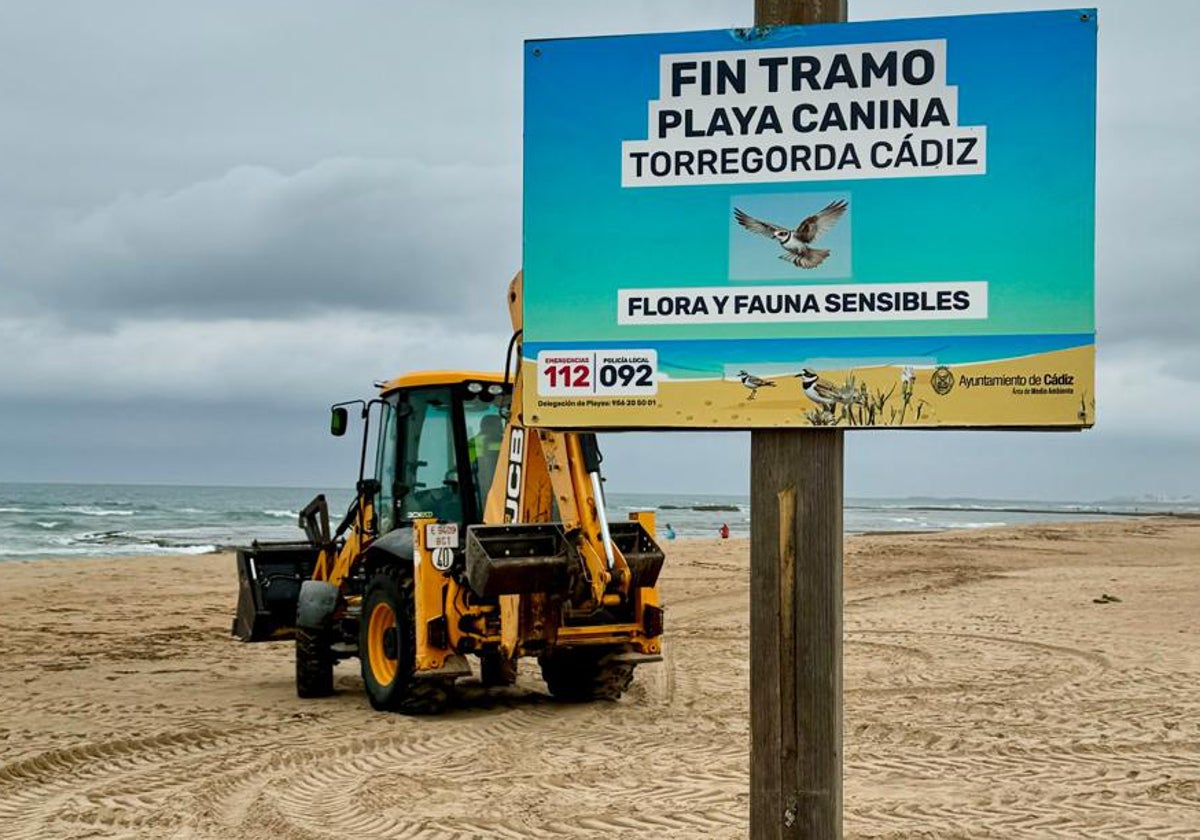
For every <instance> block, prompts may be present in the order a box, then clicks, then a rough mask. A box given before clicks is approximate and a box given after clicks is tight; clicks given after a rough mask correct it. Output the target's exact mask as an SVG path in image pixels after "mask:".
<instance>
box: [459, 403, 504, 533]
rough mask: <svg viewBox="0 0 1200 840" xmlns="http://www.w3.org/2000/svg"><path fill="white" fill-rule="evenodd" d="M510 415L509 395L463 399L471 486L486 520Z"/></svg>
mask: <svg viewBox="0 0 1200 840" xmlns="http://www.w3.org/2000/svg"><path fill="white" fill-rule="evenodd" d="M507 412H508V398H507V396H504V397H501V398H495V397H491V395H489V398H484V397H482V396H472V397H470V398H467V399H464V400H463V420H464V421H465V424H466V427H467V455H468V459H469V461H470V464H471V487H472V492H473V494H474V496H475V510H477V511H479V514H480V516H481V517H482V514H483V508H484V503H485V502H486V500H487V494H488V490H490V489H491V487H492V478H493V476H495V474H496V464H497V463H499V461H500V446H501V444H502V443H503V439H504V424H505V418H506V415H507Z"/></svg>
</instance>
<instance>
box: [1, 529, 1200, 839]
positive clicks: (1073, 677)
mask: <svg viewBox="0 0 1200 840" xmlns="http://www.w3.org/2000/svg"><path fill="white" fill-rule="evenodd" d="M668 552H669V554H668V562H667V567H666V569H665V570H664V577H663V592H664V600H665V602H666V604H667V607H668V613H667V633H668V636H667V639H668V641H667V645H666V647H667V661H666V662H665V663H663V664H660V665H651V666H646V667H644V668H642V669H640V670H639V671H638V676H637V680H636V681H635V683H634V687H633V689H632V690H631V692H630V693H629V694H628V695H626V697H625V698H624V699H623V700H622V701H621V702H620V703H617V704H596V705H586V706H569V705H560V704H557V703H555V702H553V701H551V700H550V699H549V698H548V697H547V696H546V694H545V690H544V686H543V685H542V683H541V681H540V680H539V679H538V678H537V667H536V663H533V662H531V661H526V662H525V663H523V668H522V672H521V677H520V680H519V682H518V684H517V686H515V687H514V688H512V689H506V690H500V691H496V690H493V691H488V692H485V691H483V690H482V689H480V688H479V687H478V685H477V684H471V683H468V684H466V685H463V686H462V688H461V690H460V692H459V697H458V699H457V701H456V706H455V708H454V710H453V711H451V712H450V713H448V714H446V715H444V716H442V717H439V718H432V719H430V718H405V717H401V716H393V715H382V714H378V713H375V712H372V711H371V710H370V708H369V707H368V705H367V702H366V699H365V698H364V696H363V695H362V693H361V681H360V679H359V677H358V673H357V661H356V660H352V661H350V662H346V663H343V664H341V665H339V666H338V673H337V688H338V693H337V694H336V696H334V697H331V698H328V699H326V700H311V701H302V700H299V699H297V698H296V697H295V694H294V692H293V687H292V661H291V647H290V645H289V644H287V643H281V644H261V645H242V644H240V643H238V642H236V641H234V640H232V639H231V638H230V637H229V636H228V632H229V624H230V618H231V615H232V610H233V605H234V602H235V599H236V576H235V573H234V568H233V561H232V558H231V557H230V556H229V555H211V556H203V557H164V558H132V559H116V560H59V561H38V562H31V563H3V564H0V662H2V663H3V665H2V667H0V838H73V837H80V838H82V837H89V838H92V837H97V838H107V837H127V838H150V837H169V838H270V840H292V839H293V838H295V839H296V840H300V839H301V838H339V840H340V838H345V837H356V838H370V837H388V838H474V837H480V838H526V837H532V838H557V837H584V838H591V837H594V838H606V839H607V840H611V839H612V838H642V837H644V838H660V837H667V838H699V837H705V838H707V837H716V838H740V837H745V836H746V834H747V830H746V820H747V802H748V797H749V794H748V787H747V786H748V778H747V767H748V707H747V701H748V679H749V673H748V656H747V644H748V624H749V621H748V595H747V593H748V575H747V566H748V557H747V552H748V546H747V543H746V542H745V541H742V540H728V541H718V540H690V541H679V542H675V543H670V544H669V548H668ZM1104 596H1108V598H1105V597H1104ZM846 602H847V603H846V610H845V629H846V647H845V656H846V662H845V673H846V694H845V699H846V708H845V771H846V782H845V828H846V830H845V834H846V836H847V837H851V838H1047V837H1076V838H1099V837H1114V838H1117V837H1120V838H1125V837H1181V838H1182V837H1193V838H1194V837H1197V836H1200V522H1197V521H1188V520H1170V519H1125V520H1119V521H1113V522H1111V523H1108V522H1106V523H1092V524H1073V525H1040V526H1034V527H1023V528H1003V529H990V530H981V531H973V532H947V533H941V534H926V535H881V536H863V537H854V538H851V539H849V540H848V541H847V548H846ZM1097 602H1099V603H1097Z"/></svg>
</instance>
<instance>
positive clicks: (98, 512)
mask: <svg viewBox="0 0 1200 840" xmlns="http://www.w3.org/2000/svg"><path fill="white" fill-rule="evenodd" d="M58 510H59V512H61V513H78V514H79V515H80V516H133V515H134V514H136V513H137V511H135V510H113V509H112V508H101V507H93V506H91V505H72V506H70V507H61V508H59V509H58Z"/></svg>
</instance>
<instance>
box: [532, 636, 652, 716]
mask: <svg viewBox="0 0 1200 840" xmlns="http://www.w3.org/2000/svg"><path fill="white" fill-rule="evenodd" d="M617 653H619V651H614V650H611V649H605V648H599V649H596V648H586V647H583V648H559V649H555V650H549V651H547V652H546V653H543V654H542V655H541V656H539V657H538V664H539V665H541V666H542V679H543V680H545V681H546V687H547V688H548V689H550V693H551V694H552V695H553V696H554V697H555V698H556V699H558V700H566V701H568V702H572V703H583V702H587V701H589V700H618V699H620V697H621V695H622V694H624V693H625V690H626V689H627V688H629V685H630V683H632V682H633V665H630V664H628V663H624V662H614V661H613V657H614V656H615V655H616V654H617Z"/></svg>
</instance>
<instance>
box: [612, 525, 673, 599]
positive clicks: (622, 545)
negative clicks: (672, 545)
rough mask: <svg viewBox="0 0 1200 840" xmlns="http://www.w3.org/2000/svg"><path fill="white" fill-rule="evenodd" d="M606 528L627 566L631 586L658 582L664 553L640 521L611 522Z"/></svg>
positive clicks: (635, 586)
mask: <svg viewBox="0 0 1200 840" xmlns="http://www.w3.org/2000/svg"><path fill="white" fill-rule="evenodd" d="M608 529H609V533H610V534H611V535H612V541H613V545H615V546H616V547H617V550H618V551H620V552H621V555H622V556H623V557H624V558H625V562H626V564H628V566H629V573H630V576H631V578H632V586H633V588H635V589H636V588H638V587H641V586H654V584H656V583H657V582H658V573H659V572H661V571H662V566H663V559H664V556H665V555H664V554H663V550H662V549H661V548H659V547H658V543H656V542H655V541H654V538H653V537H652V536H650V534H649V533H648V532H647V531H646V529H645V528H644V527H642V523H640V522H636V521H633V520H630V521H629V522H613V523H610V524H609V526H608Z"/></svg>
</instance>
